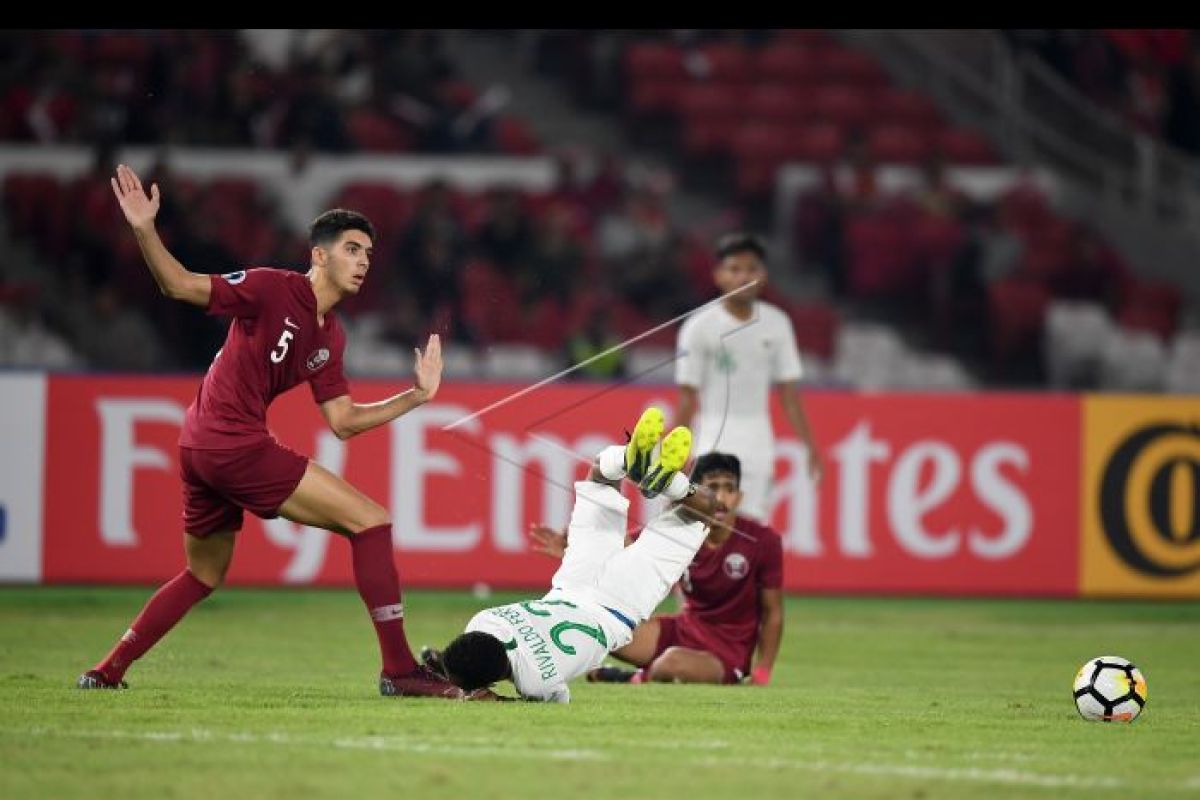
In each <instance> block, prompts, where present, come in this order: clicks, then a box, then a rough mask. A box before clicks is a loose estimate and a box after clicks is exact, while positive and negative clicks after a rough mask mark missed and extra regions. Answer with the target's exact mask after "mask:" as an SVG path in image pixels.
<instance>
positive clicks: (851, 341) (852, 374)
mask: <svg viewBox="0 0 1200 800" xmlns="http://www.w3.org/2000/svg"><path fill="white" fill-rule="evenodd" d="M834 352H835V356H834V362H833V374H834V376H835V377H836V378H838V379H839V380H842V381H845V382H846V383H848V384H850V385H852V386H858V387H860V388H863V389H882V388H885V387H888V386H891V385H893V384H894V383H895V377H896V374H897V369H898V367H899V366H900V364H901V361H902V359H903V358H904V357H905V347H904V343H903V342H901V341H900V337H899V336H897V335H896V332H895V331H894V330H892V329H891V328H889V327H887V326H885V325H877V324H869V323H848V324H846V325H843V326H842V327H841V329H840V330H839V331H838V334H837V344H836V345H835V350H834Z"/></svg>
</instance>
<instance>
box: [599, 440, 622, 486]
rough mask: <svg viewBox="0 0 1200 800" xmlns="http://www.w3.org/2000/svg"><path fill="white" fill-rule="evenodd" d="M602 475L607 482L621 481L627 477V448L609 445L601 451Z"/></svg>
mask: <svg viewBox="0 0 1200 800" xmlns="http://www.w3.org/2000/svg"><path fill="white" fill-rule="evenodd" d="M599 462H600V474H601V475H603V476H604V478H605V480H610V481H619V480H621V479H622V478H624V477H625V448H624V447H621V445H619V444H614V445H609V446H608V447H606V448H604V449H603V450H601V451H600V457H599Z"/></svg>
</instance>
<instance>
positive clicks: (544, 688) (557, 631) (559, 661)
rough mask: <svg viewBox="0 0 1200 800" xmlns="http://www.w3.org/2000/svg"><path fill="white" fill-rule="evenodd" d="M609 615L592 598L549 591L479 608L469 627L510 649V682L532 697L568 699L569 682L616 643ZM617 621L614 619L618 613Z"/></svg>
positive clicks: (558, 700)
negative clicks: (572, 597)
mask: <svg viewBox="0 0 1200 800" xmlns="http://www.w3.org/2000/svg"><path fill="white" fill-rule="evenodd" d="M602 614H604V615H611V613H610V612H608V611H606V610H604V609H598V608H596V607H594V606H593V605H591V604H590V603H587V602H584V601H579V600H569V599H566V598H565V597H563V596H562V595H561V594H560V593H558V592H551V593H550V594H548V595H546V597H544V598H542V599H541V600H526V601H524V602H521V603H511V604H509V605H506V606H497V607H495V608H488V609H484V610H483V611H480V612H479V613H478V614H476V615H475V616H474V617H472V618H471V621H470V622H468V623H467V627H466V630H467V631H468V632H470V631H482V632H483V633H487V634H490V635H492V636H495V637H496V638H497V639H499V640H500V641H501V642H503V643H504V646H505V648H506V649H507V650H508V661H509V664H511V665H512V682H513V686H515V687H516V689H517V692H518V693H520V695H521V696H522V697H524V698H526V699H529V700H543V701H546V702H551V703H568V702H570V700H571V691H570V689H568V688H567V681H569V680H571V679H572V678H577V677H579V676H580V675H583V674H584V673H585V672H587V671H588V670H590V669H593V668H594V667H598V666H600V665H601V664H602V663H603V662H604V658H605V656H607V655H608V652H609V650H610V645H615V646H618V647H619V646H622V645H624V644H625V642H627V641H628V637H625V641H622V642H620V643H619V644H615V643H613V642H610V641H609V639H610V636H609V635H608V634H607V633H606V631H605V629H606V628H609V629H610V630H611V627H610V624H609V623H608V621H607V620H604V619H602V618H600V615H602ZM613 621H614V622H615V621H616V618H615V617H614V619H613Z"/></svg>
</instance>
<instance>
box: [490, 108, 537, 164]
mask: <svg viewBox="0 0 1200 800" xmlns="http://www.w3.org/2000/svg"><path fill="white" fill-rule="evenodd" d="M494 135H495V137H496V146H497V147H499V148H500V152H502V153H508V154H510V155H521V156H526V155H533V154H535V153H539V152H541V149H542V146H541V143H540V142H539V141H538V138H537V136H536V135H535V134H534V132H533V131H532V130H531V129H530V128H529V126H528V125H527V124H526V123H525V121H524V120H522V119H519V118H517V117H513V116H509V115H507V114H506V115H503V116H500V117H498V118H497V119H496V121H495V134H494Z"/></svg>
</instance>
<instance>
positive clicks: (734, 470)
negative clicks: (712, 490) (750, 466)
mask: <svg viewBox="0 0 1200 800" xmlns="http://www.w3.org/2000/svg"><path fill="white" fill-rule="evenodd" d="M713 472H728V473H729V474H730V475H732V476H733V482H734V483H735V484H737V485H738V486H739V487H741V485H742V462H741V461H739V460H738V457H737V456H735V455H732V454H730V453H705V454H704V455H702V456H700V457H699V458H697V459H696V465H695V466H694V467H692V483H703V482H704V479H705V477H707V476H708V475H709V474H711V473H713Z"/></svg>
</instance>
